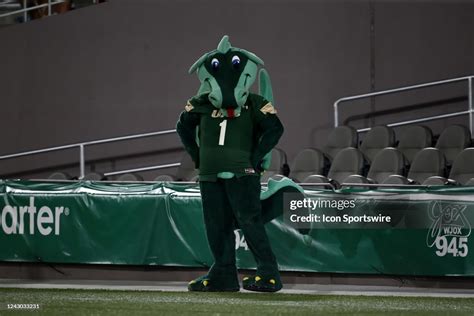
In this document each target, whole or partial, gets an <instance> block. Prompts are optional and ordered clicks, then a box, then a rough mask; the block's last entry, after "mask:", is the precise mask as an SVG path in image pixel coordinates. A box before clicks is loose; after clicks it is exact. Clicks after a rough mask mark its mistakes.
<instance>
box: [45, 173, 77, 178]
mask: <svg viewBox="0 0 474 316" xmlns="http://www.w3.org/2000/svg"><path fill="white" fill-rule="evenodd" d="M48 179H51V180H71V179H72V176H71V175H70V174H69V173H67V172H54V173H52V174H50V175H49V177H48Z"/></svg>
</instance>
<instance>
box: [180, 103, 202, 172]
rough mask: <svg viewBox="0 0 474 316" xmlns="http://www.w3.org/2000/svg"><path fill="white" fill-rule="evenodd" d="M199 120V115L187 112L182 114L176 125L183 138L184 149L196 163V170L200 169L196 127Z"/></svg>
mask: <svg viewBox="0 0 474 316" xmlns="http://www.w3.org/2000/svg"><path fill="white" fill-rule="evenodd" d="M199 120H200V117H199V114H197V113H193V112H186V111H185V112H183V113H181V115H180V117H179V120H178V123H177V124H176V131H177V132H178V135H179V137H180V138H181V142H182V143H183V145H184V149H185V150H186V151H187V152H188V153H189V155H190V156H191V159H192V160H193V161H194V164H195V166H196V169H198V168H199V146H198V144H197V143H196V127H197V126H198V125H199Z"/></svg>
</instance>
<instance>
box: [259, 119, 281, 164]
mask: <svg viewBox="0 0 474 316" xmlns="http://www.w3.org/2000/svg"><path fill="white" fill-rule="evenodd" d="M258 130H259V132H260V135H261V136H260V141H259V142H258V144H257V146H256V148H255V151H254V152H253V155H252V165H253V167H254V168H255V170H256V171H257V172H262V171H263V166H262V160H263V157H264V156H265V155H266V154H267V153H269V152H270V151H271V150H272V149H273V147H275V146H276V144H278V141H279V140H280V137H281V135H282V134H283V124H281V122H280V119H278V117H277V116H276V115H275V114H267V115H266V116H265V118H263V119H262V120H260V121H259V123H258Z"/></svg>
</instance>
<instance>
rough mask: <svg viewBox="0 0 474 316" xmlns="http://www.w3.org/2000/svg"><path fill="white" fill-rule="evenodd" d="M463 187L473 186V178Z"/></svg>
mask: <svg viewBox="0 0 474 316" xmlns="http://www.w3.org/2000/svg"><path fill="white" fill-rule="evenodd" d="M465 186H474V178H471V179H470V180H469V181H467V182H466V184H465Z"/></svg>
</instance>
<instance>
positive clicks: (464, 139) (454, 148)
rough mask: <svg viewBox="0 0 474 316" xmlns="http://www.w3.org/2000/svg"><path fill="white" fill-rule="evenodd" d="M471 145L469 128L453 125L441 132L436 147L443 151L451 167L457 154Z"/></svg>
mask: <svg viewBox="0 0 474 316" xmlns="http://www.w3.org/2000/svg"><path fill="white" fill-rule="evenodd" d="M470 145H471V135H470V133H469V129H467V128H466V127H465V126H462V125H451V126H449V127H447V128H446V129H445V130H444V131H443V132H442V133H441V135H440V136H439V138H438V141H437V142H436V146H435V147H436V148H438V149H439V150H441V152H443V154H444V156H445V157H446V163H447V165H448V168H449V167H451V166H452V165H453V162H454V159H456V157H457V155H458V154H459V153H460V152H461V151H462V150H463V149H464V148H467V147H469V146H470Z"/></svg>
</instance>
